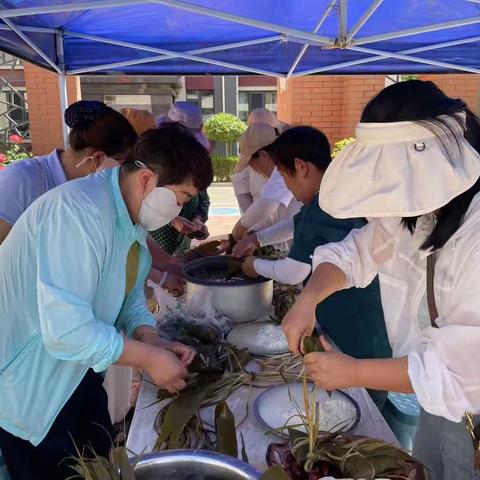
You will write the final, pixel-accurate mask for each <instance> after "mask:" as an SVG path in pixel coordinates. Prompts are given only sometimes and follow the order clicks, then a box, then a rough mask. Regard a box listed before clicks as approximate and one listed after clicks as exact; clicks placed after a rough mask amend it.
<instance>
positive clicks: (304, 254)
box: [288, 196, 392, 358]
mask: <svg viewBox="0 0 480 480" xmlns="http://www.w3.org/2000/svg"><path fill="white" fill-rule="evenodd" d="M294 224H295V232H294V236H293V246H292V248H291V250H290V253H289V255H288V256H289V257H290V258H292V259H293V260H297V261H298V262H302V263H308V264H311V262H312V260H311V255H313V252H314V250H315V248H316V247H318V246H320V245H324V244H326V243H330V242H339V241H341V240H343V239H344V238H345V237H346V236H347V235H348V234H349V233H350V231H351V230H353V229H355V228H362V227H363V226H364V225H365V224H366V221H365V220H362V219H347V220H339V219H336V218H333V217H331V216H330V215H328V214H327V213H325V212H324V211H323V210H322V209H321V208H320V206H319V205H318V198H317V196H315V198H314V199H313V200H312V201H311V202H310V203H309V204H307V205H304V206H303V207H302V209H301V210H300V212H299V213H298V214H297V215H295V218H294ZM316 317H317V322H318V324H319V326H320V327H321V328H322V329H323V330H325V332H326V333H327V334H328V335H329V336H330V338H331V339H332V340H333V341H334V342H335V343H336V344H337V346H338V347H339V348H340V349H341V350H342V352H344V353H346V354H347V355H351V356H353V357H355V358H387V357H391V355H392V351H391V348H390V345H389V343H388V338H387V332H386V329H385V320H384V318H383V310H382V303H381V300H380V286H379V283H378V278H375V280H374V281H373V282H372V283H371V284H370V285H369V286H368V287H367V288H361V289H360V288H350V289H348V290H342V291H340V292H337V293H335V294H333V295H331V296H330V297H328V298H327V299H326V300H324V301H323V302H322V303H319V304H318V306H317V310H316Z"/></svg>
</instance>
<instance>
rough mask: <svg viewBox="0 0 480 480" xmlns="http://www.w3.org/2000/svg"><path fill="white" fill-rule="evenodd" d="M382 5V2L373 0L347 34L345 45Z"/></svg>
mask: <svg viewBox="0 0 480 480" xmlns="http://www.w3.org/2000/svg"><path fill="white" fill-rule="evenodd" d="M382 3H383V0H373V2H372V4H371V5H370V6H369V7H368V8H367V10H365V12H364V14H363V15H362V16H361V17H360V20H359V21H358V22H357V23H356V24H355V25H354V27H353V28H352V29H351V30H350V31H349V32H348V33H347V40H346V43H347V44H348V43H350V42H351V41H352V38H353V37H354V36H355V35H356V34H357V33H358V32H359V31H360V29H361V28H362V27H363V26H364V25H365V24H366V23H367V22H368V20H369V18H370V17H371V16H372V15H373V14H374V13H375V12H376V11H377V9H378V7H379V6H380V5H381V4H382Z"/></svg>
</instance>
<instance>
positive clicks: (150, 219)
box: [138, 187, 182, 232]
mask: <svg viewBox="0 0 480 480" xmlns="http://www.w3.org/2000/svg"><path fill="white" fill-rule="evenodd" d="M181 210H182V206H181V205H178V203H177V197H176V196H175V193H174V192H172V190H170V189H169V188H166V187H156V188H154V189H153V190H152V191H151V192H150V193H149V194H148V195H147V196H146V197H145V198H144V199H143V201H142V206H141V207H140V214H139V215H138V223H140V225H142V227H143V228H145V229H146V230H148V231H149V232H154V231H155V230H158V229H159V228H162V227H163V226H165V225H168V224H169V223H170V222H171V221H172V220H173V219H174V218H175V217H178V215H179V213H180V211H181Z"/></svg>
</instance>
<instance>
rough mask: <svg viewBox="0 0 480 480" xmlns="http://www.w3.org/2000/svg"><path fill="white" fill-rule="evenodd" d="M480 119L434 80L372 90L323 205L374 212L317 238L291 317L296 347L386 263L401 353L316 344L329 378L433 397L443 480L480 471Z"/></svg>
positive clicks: (424, 430)
mask: <svg viewBox="0 0 480 480" xmlns="http://www.w3.org/2000/svg"><path fill="white" fill-rule="evenodd" d="M479 151H480V121H479V119H478V118H477V117H476V116H475V115H474V114H473V113H472V112H471V111H470V110H468V108H467V106H466V104H465V103H464V102H463V101H462V100H458V99H452V98H449V97H447V96H446V95H445V94H444V93H443V92H442V91H441V90H439V89H438V88H437V87H436V86H435V85H434V84H433V83H431V82H422V81H410V82H402V83H399V84H396V85H393V86H390V87H388V88H386V89H385V90H383V91H382V92H381V93H380V94H378V95H377V96H376V97H375V98H374V99H372V100H371V101H370V102H369V103H368V104H367V106H366V107H365V109H364V112H363V115H362V119H361V123H360V124H359V125H358V127H357V131H356V141H355V142H353V143H352V144H351V145H349V146H347V147H346V148H345V150H344V151H342V152H341V154H340V155H339V156H338V157H337V158H335V161H334V162H332V164H331V166H330V167H329V168H328V169H327V171H326V173H325V176H324V178H323V181H322V185H321V188H320V194H319V200H320V206H321V208H323V209H324V210H325V211H326V212H327V213H329V214H330V215H332V216H335V217H338V218H347V217H366V218H368V219H369V220H370V222H369V223H368V224H367V225H366V226H365V227H364V228H363V229H361V230H356V231H353V232H352V233H351V234H350V235H349V236H348V237H347V238H346V239H345V240H344V241H343V242H340V243H332V244H329V245H325V246H322V247H318V248H317V249H316V251H315V254H314V258H313V267H314V269H315V271H314V273H313V275H312V278H311V280H310V281H309V283H308V285H307V287H306V288H305V290H304V291H303V293H302V295H301V297H300V299H299V301H298V302H297V303H296V305H295V306H294V307H293V308H292V310H291V311H290V312H289V313H288V315H287V316H286V318H285V319H284V322H283V328H284V330H285V332H286V335H287V338H288V342H289V345H290V348H291V350H293V351H298V349H299V344H300V339H301V338H302V337H303V336H304V335H308V334H309V333H310V332H311V331H312V328H313V325H314V318H315V316H314V312H315V307H316V305H317V304H318V303H319V302H321V301H323V300H324V299H325V298H326V297H328V296H329V295H330V294H332V293H333V292H335V291H338V290H341V289H345V288H349V287H352V286H355V287H364V286H366V285H368V284H369V283H370V282H371V281H372V279H373V278H374V277H375V276H376V275H377V274H378V275H379V280H380V289H381V298H382V305H383V309H384V316H385V322H386V327H387V333H388V336H389V340H390V344H391V346H392V350H393V355H394V357H395V358H393V359H390V360H355V359H352V358H350V357H347V356H345V355H343V354H341V353H338V352H334V351H332V350H331V348H330V346H329V345H328V344H327V342H325V341H323V343H324V347H325V348H326V350H327V351H326V352H324V353H317V354H311V355H307V356H306V357H305V363H306V368H307V371H308V374H309V375H310V377H311V378H312V379H313V380H314V381H315V383H317V384H318V385H320V386H322V387H324V388H327V389H330V390H331V389H335V388H342V387H349V386H362V387H367V388H370V389H379V390H390V391H399V392H413V393H415V394H416V396H417V399H418V401H419V403H420V405H421V407H422V413H421V418H420V423H419V426H418V430H417V436H416V441H415V447H414V455H415V456H416V457H417V458H418V459H419V460H420V461H421V462H423V463H424V465H425V466H426V467H427V468H428V469H429V470H430V474H431V478H432V479H434V480H452V479H455V480H467V479H478V478H480V475H479V473H478V471H475V470H474V450H475V452H476V454H477V462H478V460H480V458H479V457H478V455H479V451H480V450H479V449H478V442H477V441H475V442H473V441H472V436H471V435H470V432H469V431H468V430H467V429H470V427H475V426H476V429H477V430H478V418H476V417H475V415H477V414H479V413H480V371H479V368H478V366H479V365H480V283H479V281H478V279H479V277H480V229H479V226H480V193H479V192H480V180H479V177H480V155H479ZM466 427H467V428H466Z"/></svg>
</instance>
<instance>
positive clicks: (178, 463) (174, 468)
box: [135, 450, 261, 480]
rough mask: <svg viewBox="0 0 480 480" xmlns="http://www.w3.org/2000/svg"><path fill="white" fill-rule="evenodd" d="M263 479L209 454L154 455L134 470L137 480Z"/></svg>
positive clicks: (225, 458)
mask: <svg viewBox="0 0 480 480" xmlns="http://www.w3.org/2000/svg"><path fill="white" fill-rule="evenodd" d="M260 476H261V475H260V473H259V472H258V471H257V470H255V469H254V468H253V467H251V466H250V465H248V464H246V463H244V462H241V461H240V460H237V459H236V458H233V457H228V456H226V455H221V454H219V453H216V452H209V451H206V450H170V451H166V452H159V453H152V454H150V455H145V456H143V457H142V458H141V460H140V461H139V462H138V463H137V464H136V466H135V480H258V479H259V478H260Z"/></svg>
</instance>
